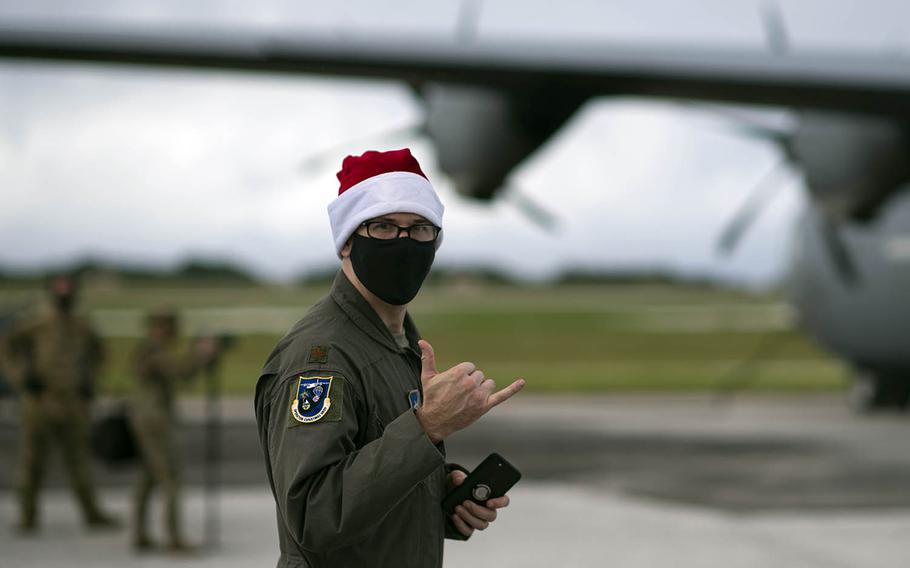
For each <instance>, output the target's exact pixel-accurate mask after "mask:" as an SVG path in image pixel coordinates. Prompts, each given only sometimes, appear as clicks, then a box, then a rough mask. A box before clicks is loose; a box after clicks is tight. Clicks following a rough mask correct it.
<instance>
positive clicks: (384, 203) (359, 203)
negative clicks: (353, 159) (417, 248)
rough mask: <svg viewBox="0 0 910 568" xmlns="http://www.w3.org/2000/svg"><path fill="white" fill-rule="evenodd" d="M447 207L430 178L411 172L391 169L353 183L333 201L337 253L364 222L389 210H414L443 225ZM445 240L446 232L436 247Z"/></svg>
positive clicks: (331, 213)
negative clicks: (428, 179) (443, 216)
mask: <svg viewBox="0 0 910 568" xmlns="http://www.w3.org/2000/svg"><path fill="white" fill-rule="evenodd" d="M444 211H445V207H444V206H443V205H442V202H441V201H440V200H439V197H438V196H437V195H436V190H434V189H433V186H432V185H431V184H430V182H429V181H427V179H426V178H425V177H423V176H421V175H419V174H415V173H411V172H387V173H384V174H379V175H376V176H373V177H371V178H367V179H365V180H363V181H362V182H360V183H358V184H356V185H353V186H351V187H350V188H349V189H348V190H347V191H345V192H344V193H342V194H341V195H339V196H338V197H336V198H335V200H334V201H332V202H331V203H329V222H330V223H331V225H332V238H333V239H334V241H335V253H336V254H337V255H338V258H341V249H342V248H344V244H345V243H346V242H347V240H348V238H350V236H351V235H352V234H353V233H354V231H356V230H357V227H359V226H360V224H361V223H363V222H364V221H367V220H368V219H373V218H374V217H381V216H382V215H388V214H389V213H414V214H415V215H420V216H422V217H424V218H425V219H426V220H427V221H429V222H430V223H433V224H434V225H436V226H437V227H440V228H442V214H443V212H444ZM441 243H442V232H441V231H440V233H439V237H438V238H437V239H436V248H437V249H438V248H439V245H440V244H441Z"/></svg>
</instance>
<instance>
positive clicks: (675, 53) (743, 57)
mask: <svg viewBox="0 0 910 568" xmlns="http://www.w3.org/2000/svg"><path fill="white" fill-rule="evenodd" d="M0 58H5V59H10V60H49V61H69V62H80V61H81V62H94V63H105V64H118V65H127V66H135V65H141V66H153V67H192V68H206V69H213V70H238V71H252V72H266V73H289V74H295V73H296V74H322V75H335V76H354V77H368V78H386V79H397V80H401V81H405V82H407V83H410V84H412V85H414V86H416V87H419V86H420V85H422V84H424V83H426V82H431V81H437V82H446V83H457V84H469V85H470V84H474V85H481V86H492V87H496V88H500V89H504V90H509V89H514V90H518V91H522V90H525V89H533V88H535V87H539V86H541V85H553V84H557V85H559V87H560V88H561V89H566V90H567V91H576V92H577V93H579V94H581V95H586V96H594V95H644V96H658V97H671V98H674V97H678V98H687V99H701V100H712V101H725V102H734V103H747V104H767V105H778V106H791V107H797V108H798V107H813V108H822V109H831V110H838V111H857V112H872V113H880V114H887V115H900V116H910V59H908V58H906V57H905V58H901V57H898V56H896V55H891V56H890V57H889V56H885V55H883V56H881V57H871V56H865V57H861V56H857V55H852V56H851V55H837V54H834V53H832V54H822V53H818V54H801V53H783V54H775V53H770V52H762V51H759V50H740V51H731V50H726V51H724V50H719V49H712V50H697V49H685V48H672V47H665V48H648V49H645V48H633V47H629V46H612V47H611V46H609V45H605V44H602V43H591V44H578V43H575V44H565V43H529V42H527V41H526V42H524V43H521V42H494V41H487V40H478V41H473V42H462V43H459V42H456V41H454V40H452V39H451V38H444V39H438V40H433V39H429V38H428V39H425V40H413V41H406V40H405V39H403V38H400V37H372V38H371V37H358V36H344V37H342V36H339V35H337V34H325V33H323V34H314V33H312V32H299V33H295V34H291V33H289V32H288V33H284V34H276V33H275V32H268V33H264V32H254V31H250V30H243V31H230V30H193V29H177V28H173V29H167V30H165V29H161V28H156V29H144V28H137V27H123V26H120V27H97V26H93V27H81V28H76V27H67V28H61V27H57V28H52V27H34V26H30V27H23V26H16V27H9V26H6V27H4V26H0Z"/></svg>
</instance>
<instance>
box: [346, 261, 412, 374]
mask: <svg viewBox="0 0 910 568" xmlns="http://www.w3.org/2000/svg"><path fill="white" fill-rule="evenodd" d="M331 296H332V299H333V300H334V301H335V303H336V304H338V306H339V307H340V308H341V309H342V310H343V311H344V313H345V314H347V316H348V317H349V318H351V321H352V322H354V325H356V326H357V327H359V328H360V329H361V330H362V331H363V332H364V333H365V334H366V335H367V336H369V337H370V338H371V339H373V340H374V341H376V342H377V343H379V344H380V345H382V346H384V347H386V348H388V349H390V350H392V351H394V352H396V353H400V352H401V350H400V349H399V347H398V344H397V343H395V338H394V337H392V332H390V331H389V328H387V327H386V326H385V324H384V323H383V322H382V319H381V318H380V317H379V314H377V313H376V310H374V309H373V306H371V305H370V303H369V302H367V300H366V298H364V297H363V296H362V295H361V294H360V292H359V291H358V290H357V288H355V287H354V285H353V284H352V283H351V281H350V280H348V277H347V275H345V273H344V271H343V270H339V271H338V274H337V275H336V276H335V282H334V283H333V284H332V292H331ZM404 330H405V334H406V335H407V338H408V343H409V344H410V350H411V351H412V352H413V353H415V354H416V355H417V356H418V357H419V356H420V347H419V346H418V345H417V340H418V339H419V338H420V332H419V331H418V330H417V326H416V325H414V320H413V319H411V314H409V313H406V314H405V316H404Z"/></svg>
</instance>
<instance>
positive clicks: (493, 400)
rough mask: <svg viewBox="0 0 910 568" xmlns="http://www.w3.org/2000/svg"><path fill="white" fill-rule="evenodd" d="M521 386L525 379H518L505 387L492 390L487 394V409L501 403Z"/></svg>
mask: <svg viewBox="0 0 910 568" xmlns="http://www.w3.org/2000/svg"><path fill="white" fill-rule="evenodd" d="M523 388H525V380H524V379H518V380H517V381H515V382H514V383H512V384H511V385H509V386H507V387H506V388H504V389H502V390H500V391H497V392H494V393H493V394H491V395H490V396H489V398H487V409H490V408H493V407H494V406H496V405H497V404H502V403H503V402H505V401H507V400H509V399H510V398H512V396H514V395H515V394H517V393H518V391H520V390H521V389H523Z"/></svg>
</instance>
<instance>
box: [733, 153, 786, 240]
mask: <svg viewBox="0 0 910 568" xmlns="http://www.w3.org/2000/svg"><path fill="white" fill-rule="evenodd" d="M788 171H789V165H788V163H787V162H786V161H784V160H781V161H779V162H777V163H776V164H774V165H773V166H772V167H771V169H769V170H768V171H767V173H765V175H764V176H763V177H762V178H761V179H760V180H759V182H758V184H756V185H755V187H754V188H753V189H752V191H750V192H749V194H748V195H747V196H746V200H745V201H744V202H743V204H742V205H741V206H740V208H739V209H738V210H737V212H736V214H734V215H733V218H732V219H731V220H730V222H729V223H727V225H726V227H725V228H724V230H723V231H721V233H720V236H719V237H718V239H717V252H718V253H719V254H721V255H723V256H729V255H730V254H731V253H732V252H733V251H734V250H736V247H737V246H739V243H740V241H741V240H742V238H743V236H744V235H745V234H746V231H747V230H748V229H749V228H750V227H751V226H752V224H753V223H755V220H756V219H758V216H759V215H760V214H761V213H762V212H763V211H764V210H765V207H767V205H768V204H769V203H770V202H771V199H772V198H773V197H774V196H775V195H777V193H778V192H779V191H780V189H781V187H783V186H784V185H785V184H784V183H780V182H779V181H778V180H777V178H778V177H779V176H780V175H781V174H783V173H786V172H788Z"/></svg>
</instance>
